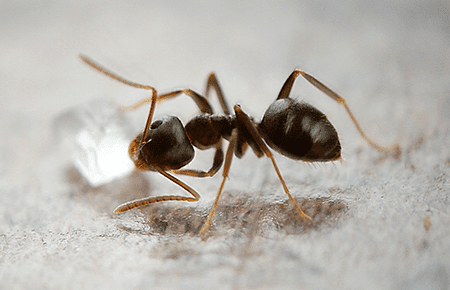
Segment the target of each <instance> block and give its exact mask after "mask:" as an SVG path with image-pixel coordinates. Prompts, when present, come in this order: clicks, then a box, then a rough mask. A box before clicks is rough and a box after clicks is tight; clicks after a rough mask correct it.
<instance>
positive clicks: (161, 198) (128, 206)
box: [114, 169, 200, 214]
mask: <svg viewBox="0 0 450 290" xmlns="http://www.w3.org/2000/svg"><path fill="white" fill-rule="evenodd" d="M158 172H159V173H161V174H162V175H163V176H164V177H166V178H168V179H169V180H171V181H172V182H174V183H176V184H177V185H179V186H181V187H182V188H183V189H184V190H186V191H187V192H189V193H190V194H191V195H192V196H193V197H187V196H178V195H163V196H149V197H145V198H141V199H136V200H132V201H129V202H126V203H123V204H121V205H119V206H118V207H116V209H114V213H116V214H117V213H121V212H124V211H127V210H129V209H132V208H135V207H141V206H145V205H149V204H151V203H156V202H160V201H188V202H194V201H198V200H199V199H200V195H199V194H198V193H197V192H196V191H195V190H194V189H193V188H191V187H190V186H189V185H187V184H186V183H184V182H183V181H181V180H179V179H178V178H176V177H175V176H173V175H171V174H169V173H167V172H165V171H163V170H161V169H158Z"/></svg>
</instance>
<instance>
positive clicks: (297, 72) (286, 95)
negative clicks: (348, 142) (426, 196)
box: [277, 69, 400, 152]
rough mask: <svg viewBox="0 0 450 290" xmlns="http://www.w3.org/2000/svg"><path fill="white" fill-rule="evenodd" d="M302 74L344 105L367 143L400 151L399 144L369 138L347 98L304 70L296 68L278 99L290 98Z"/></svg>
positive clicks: (382, 148) (384, 148)
mask: <svg viewBox="0 0 450 290" xmlns="http://www.w3.org/2000/svg"><path fill="white" fill-rule="evenodd" d="M300 75H301V76H302V77H303V78H305V79H306V80H307V81H308V82H309V83H311V84H312V85H313V86H315V87H316V88H318V89H319V90H320V91H322V92H323V93H324V94H326V95H327V96H329V97H330V98H332V99H333V100H335V101H336V102H338V103H339V104H341V105H342V106H344V108H345V110H346V111H347V113H348V115H349V116H350V119H351V120H352V122H353V124H355V126H356V129H357V130H358V132H359V134H360V135H361V136H362V137H363V138H364V139H365V140H366V141H367V143H369V144H370V146H372V147H374V148H375V149H376V150H378V151H380V152H388V151H392V150H395V151H397V152H398V151H399V150H400V148H399V146H398V144H394V145H392V146H390V147H389V148H386V147H383V146H380V145H378V144H377V143H375V142H374V141H372V140H371V139H369V137H367V135H366V134H365V133H364V131H363V130H362V128H361V126H360V125H359V123H358V121H356V118H355V116H354V115H353V113H352V112H351V111H350V108H349V107H348V106H347V103H346V102H345V100H344V99H343V98H342V97H341V96H339V95H338V94H337V93H335V92H334V91H332V90H331V89H330V88H328V87H327V86H326V85H324V84H323V83H322V82H320V81H319V80H318V79H316V78H315V77H313V76H312V75H310V74H308V73H306V72H304V71H302V70H299V69H296V70H294V71H293V72H292V73H291V74H290V75H289V77H288V78H287V79H286V81H285V83H284V84H283V87H282V88H281V90H280V93H279V94H278V98H277V100H278V99H283V98H289V94H290V93H291V89H292V86H293V85H294V81H295V80H296V79H297V77H298V76H300Z"/></svg>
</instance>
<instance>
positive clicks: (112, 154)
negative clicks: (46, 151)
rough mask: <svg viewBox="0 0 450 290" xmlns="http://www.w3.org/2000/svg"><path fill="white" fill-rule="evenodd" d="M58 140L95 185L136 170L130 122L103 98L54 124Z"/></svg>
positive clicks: (65, 115)
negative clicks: (130, 155) (133, 159)
mask: <svg viewBox="0 0 450 290" xmlns="http://www.w3.org/2000/svg"><path fill="white" fill-rule="evenodd" d="M53 128H54V132H55V137H56V138H57V141H59V143H60V144H61V147H62V150H64V151H65V154H69V156H70V159H71V160H72V162H73V164H74V166H75V167H76V168H77V169H78V171H79V172H80V174H81V175H82V176H83V177H84V178H85V179H86V180H87V181H88V182H89V184H90V185H92V186H100V185H102V184H105V183H108V182H110V181H112V180H114V179H116V178H121V177H125V176H127V175H128V174H130V173H131V172H132V171H133V170H134V164H133V162H132V161H131V160H130V158H129V156H128V145H129V144H130V142H131V140H132V139H133V138H134V136H133V134H132V132H133V131H132V129H131V126H130V122H129V120H128V119H127V118H126V116H125V113H123V112H121V111H120V110H119V109H118V107H117V105H116V104H115V103H113V102H112V101H109V100H105V99H100V100H95V101H92V102H90V103H88V104H86V105H84V106H79V107H76V108H73V109H71V110H69V111H67V112H65V113H63V114H61V115H60V116H58V117H57V118H56V119H55V120H54V122H53Z"/></svg>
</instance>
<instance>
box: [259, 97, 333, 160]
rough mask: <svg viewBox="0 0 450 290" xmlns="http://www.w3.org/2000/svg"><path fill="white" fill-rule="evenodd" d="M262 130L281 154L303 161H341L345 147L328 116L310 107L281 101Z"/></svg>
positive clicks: (277, 101)
mask: <svg viewBox="0 0 450 290" xmlns="http://www.w3.org/2000/svg"><path fill="white" fill-rule="evenodd" d="M258 130H259V131H260V133H261V135H263V137H264V140H265V141H266V142H267V144H268V145H269V146H270V147H272V148H273V149H275V150H277V151H278V152H280V153H281V154H283V155H285V156H287V157H290V158H293V159H299V160H302V161H309V162H321V161H333V160H339V159H340V157H341V145H340V142H339V137H338V134H337V132H336V129H335V128H334V127H333V125H332V124H331V123H330V121H328V119H327V117H326V116H325V114H323V113H322V112H320V111H319V110H317V109H316V108H314V107H313V106H311V105H309V104H307V103H303V102H302V103H300V102H298V101H296V100H294V99H291V98H283V99H278V100H276V101H275V102H274V103H272V105H270V107H269V108H268V109H267V111H266V113H265V114H264V117H263V119H262V121H261V123H260V124H259V126H258Z"/></svg>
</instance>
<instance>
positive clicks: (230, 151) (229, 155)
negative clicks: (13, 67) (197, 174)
mask: <svg viewBox="0 0 450 290" xmlns="http://www.w3.org/2000/svg"><path fill="white" fill-rule="evenodd" d="M237 133H238V132H237V129H233V131H232V134H231V138H230V143H229V144H228V148H227V153H226V156H225V165H224V166H223V173H222V177H223V179H222V183H221V184H220V188H219V191H218V193H217V196H216V200H215V201H214V204H213V206H212V208H211V210H210V211H209V215H208V218H207V219H206V222H205V224H204V225H203V227H202V229H201V230H200V236H202V237H205V234H206V231H208V229H209V227H210V226H211V222H212V218H213V216H214V212H215V211H216V208H217V204H218V202H219V197H220V195H221V194H222V190H223V186H224V185H225V181H226V179H227V177H228V172H229V171H230V166H231V160H232V159H233V153H234V149H235V148H236V140H237Z"/></svg>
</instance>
